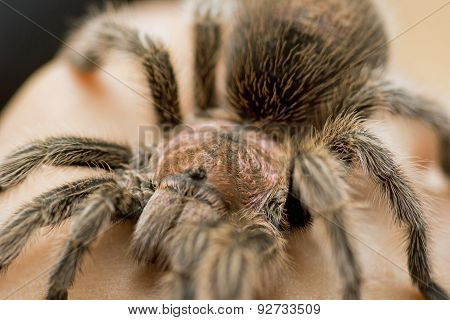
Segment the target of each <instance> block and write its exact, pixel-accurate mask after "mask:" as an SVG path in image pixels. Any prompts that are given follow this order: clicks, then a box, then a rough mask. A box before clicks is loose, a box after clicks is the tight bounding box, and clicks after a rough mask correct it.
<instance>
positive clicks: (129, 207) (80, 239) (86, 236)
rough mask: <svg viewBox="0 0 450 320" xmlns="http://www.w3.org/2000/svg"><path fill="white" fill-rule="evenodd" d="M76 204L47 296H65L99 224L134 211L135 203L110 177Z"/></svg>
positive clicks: (51, 277)
mask: <svg viewBox="0 0 450 320" xmlns="http://www.w3.org/2000/svg"><path fill="white" fill-rule="evenodd" d="M79 207H80V210H81V211H80V212H81V213H80V214H79V215H78V216H77V217H76V219H75V220H74V221H73V222H72V229H71V232H70V235H69V239H68V240H67V241H66V244H65V247H64V249H63V252H62V253H61V255H60V257H59V260H58V262H57V264H56V265H55V267H54V269H53V271H52V273H51V276H50V281H49V289H48V293H47V299H51V300H55V299H67V289H68V288H69V287H70V286H71V284H72V282H73V280H74V278H75V274H76V272H77V270H78V269H79V267H80V264H81V260H82V258H83V256H84V254H85V253H86V252H87V250H88V248H89V245H90V244H91V243H92V242H93V241H94V240H95V239H96V237H97V236H98V234H99V232H100V230H101V227H102V226H104V225H105V224H107V223H108V222H109V221H110V219H111V218H113V217H119V216H123V217H125V216H132V215H134V214H135V213H136V212H137V211H138V210H136V209H137V208H139V205H138V204H137V203H136V199H135V198H134V197H133V196H132V195H131V193H130V191H128V190H126V189H124V188H122V187H120V186H119V185H118V184H117V183H116V182H115V181H111V182H109V183H105V184H103V185H101V186H100V187H99V188H98V189H97V190H96V191H95V192H93V193H92V194H91V195H89V197H87V198H86V199H85V200H84V201H83V202H82V203H81V204H80V206H79Z"/></svg>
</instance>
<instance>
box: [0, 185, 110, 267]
mask: <svg viewBox="0 0 450 320" xmlns="http://www.w3.org/2000/svg"><path fill="white" fill-rule="evenodd" d="M111 181H113V180H112V178H109V177H104V178H88V179H83V180H79V181H76V182H72V183H68V184H66V185H63V186H61V187H58V188H55V189H53V190H51V191H49V192H46V193H44V194H42V195H40V196H38V197H36V198H35V199H34V200H33V201H32V202H30V203H28V204H26V205H25V206H23V207H22V208H21V209H20V210H19V211H17V212H16V213H15V214H14V215H13V216H12V217H11V218H10V219H9V220H8V221H7V222H6V223H5V225H3V226H2V227H1V229H0V269H2V268H4V267H7V266H8V265H9V264H10V263H11V262H12V261H13V260H14V259H15V258H16V257H17V256H18V255H19V253H20V251H21V250H22V248H23V247H24V246H25V244H26V243H27V241H28V239H29V238H30V237H31V235H32V234H33V233H34V231H36V230H37V229H38V228H40V227H44V226H54V225H56V224H58V223H61V222H62V221H63V220H65V219H66V218H68V217H70V216H71V215H72V214H73V213H74V210H76V208H77V207H78V205H79V203H80V202H81V201H82V200H83V199H84V198H85V197H86V196H88V195H90V194H92V193H93V192H95V191H96V190H97V189H99V188H101V186H102V185H104V184H105V183H110V182H111Z"/></svg>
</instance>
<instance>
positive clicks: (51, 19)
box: [0, 0, 131, 110]
mask: <svg viewBox="0 0 450 320" xmlns="http://www.w3.org/2000/svg"><path fill="white" fill-rule="evenodd" d="M104 2H105V1H104V0H63V1H61V0H38V1H36V0H1V1H0V48H1V52H0V74H1V80H0V83H1V86H0V110H1V109H3V107H4V105H5V104H6V103H7V102H8V100H9V98H10V97H11V96H12V95H13V94H14V92H15V91H16V90H17V89H18V88H19V86H20V85H21V84H22V83H23V82H24V81H25V80H26V79H27V78H28V76H29V75H30V74H31V73H32V72H33V71H34V70H36V69H37V68H39V67H40V66H41V65H42V64H44V63H45V62H47V61H49V60H50V59H51V58H52V57H53V56H54V54H55V52H56V51H57V50H58V48H59V47H60V46H61V44H60V42H59V41H58V40H57V39H55V38H54V37H53V36H51V35H50V34H49V33H47V32H45V31H44V30H43V29H45V30H48V31H49V32H50V33H52V34H53V35H54V36H56V37H58V38H60V39H61V38H64V37H65V35H66V34H67V32H68V30H69V29H70V27H71V26H72V25H73V24H74V23H75V22H76V21H77V20H78V19H80V17H82V16H83V15H84V14H85V13H86V11H87V8H89V6H94V5H101V4H102V3H104ZM115 2H118V3H121V2H131V1H130V0H121V1H115ZM27 18H28V19H27ZM33 22H34V23H35V24H34V23H33ZM36 24H38V25H39V26H41V27H42V28H43V29H41V28H39V27H38V26H37V25H36Z"/></svg>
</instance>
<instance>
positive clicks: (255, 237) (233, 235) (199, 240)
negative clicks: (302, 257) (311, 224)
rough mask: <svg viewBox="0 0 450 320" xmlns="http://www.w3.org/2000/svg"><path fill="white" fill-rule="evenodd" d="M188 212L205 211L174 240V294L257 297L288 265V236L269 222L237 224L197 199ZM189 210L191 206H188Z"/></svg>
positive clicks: (182, 296) (178, 296)
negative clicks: (285, 247)
mask: <svg viewBox="0 0 450 320" xmlns="http://www.w3.org/2000/svg"><path fill="white" fill-rule="evenodd" d="M187 206H188V204H186V208H185V211H183V214H185V213H188V212H192V211H193V210H195V212H196V213H199V211H200V212H201V211H203V213H200V216H202V218H201V219H198V220H199V221H198V222H193V221H192V219H189V220H191V221H188V219H186V221H185V222H184V223H181V224H179V226H178V228H177V229H176V230H174V232H173V237H172V239H171V242H170V248H171V249H170V250H171V252H173V254H172V258H171V260H170V262H171V267H172V273H171V277H170V284H171V286H172V290H173V291H172V298H175V299H194V298H197V299H252V298H255V297H261V296H263V294H264V293H265V292H266V289H267V286H268V285H269V284H270V279H273V278H276V277H277V276H280V275H281V273H282V271H283V270H285V267H286V258H285V250H284V244H285V241H284V238H283V237H282V236H281V235H280V234H279V232H278V231H277V230H275V229H274V228H271V227H270V226H269V224H268V223H267V222H265V223H264V222H261V223H256V224H255V225H254V226H252V227H247V228H245V227H244V228H237V227H235V226H233V225H232V224H230V223H227V222H226V221H223V220H222V219H220V217H219V216H218V215H217V213H216V214H214V212H212V211H211V208H208V207H206V205H204V206H205V208H202V205H200V206H199V205H198V204H195V207H194V206H192V207H191V208H187ZM186 210H187V211H186Z"/></svg>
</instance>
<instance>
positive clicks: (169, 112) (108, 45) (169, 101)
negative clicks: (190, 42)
mask: <svg viewBox="0 0 450 320" xmlns="http://www.w3.org/2000/svg"><path fill="white" fill-rule="evenodd" d="M77 36H78V37H80V38H82V39H81V40H82V42H83V44H82V49H81V52H82V55H81V56H80V55H79V54H77V53H75V52H69V53H70V59H71V61H72V63H73V64H74V65H75V66H77V67H78V68H79V69H81V70H88V71H89V70H92V69H93V68H95V67H99V66H100V67H101V66H102V65H103V64H104V63H105V62H106V61H105V60H106V58H107V56H108V54H109V53H110V52H111V51H112V50H116V51H120V52H123V53H125V54H128V55H129V56H131V57H132V58H133V59H134V60H137V61H138V62H139V63H140V65H141V68H142V72H143V73H144V75H145V78H146V81H147V85H148V86H149V89H150V92H149V93H150V94H151V97H152V100H153V105H154V107H155V109H156V112H157V116H158V120H159V123H160V124H161V125H167V126H168V128H171V127H173V126H175V125H178V124H180V123H181V122H182V121H181V119H182V117H181V113H180V105H179V97H178V85H177V81H176V77H175V72H174V70H173V66H172V63H171V62H170V55H169V52H168V51H167V49H166V48H165V47H164V46H163V45H162V44H160V43H157V42H155V41H153V40H152V39H151V38H150V37H148V36H147V35H146V34H143V33H141V32H139V31H138V30H135V29H133V28H130V27H127V26H125V25H122V24H119V23H116V22H114V21H112V20H109V19H104V17H103V16H100V17H97V18H94V19H92V21H91V22H90V23H87V24H86V25H85V27H84V28H83V29H82V30H80V31H79V32H78V33H76V34H75V37H77Z"/></svg>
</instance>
